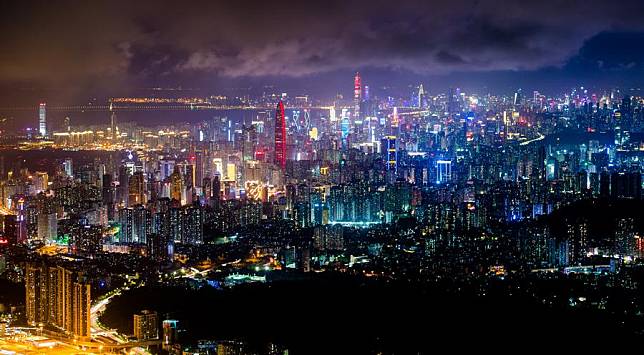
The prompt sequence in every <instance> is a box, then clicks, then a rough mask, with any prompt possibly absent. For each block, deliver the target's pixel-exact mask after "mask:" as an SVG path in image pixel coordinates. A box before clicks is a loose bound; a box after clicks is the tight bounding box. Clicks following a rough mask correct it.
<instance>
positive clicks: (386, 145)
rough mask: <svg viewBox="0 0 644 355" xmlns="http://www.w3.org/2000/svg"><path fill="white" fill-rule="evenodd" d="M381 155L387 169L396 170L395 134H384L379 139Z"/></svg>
mask: <svg viewBox="0 0 644 355" xmlns="http://www.w3.org/2000/svg"><path fill="white" fill-rule="evenodd" d="M381 144H382V145H381V148H380V149H382V156H383V157H384V158H385V166H386V169H387V171H393V172H394V173H395V172H396V169H397V167H398V163H397V162H398V153H397V150H396V136H386V137H384V138H383V139H382V141H381Z"/></svg>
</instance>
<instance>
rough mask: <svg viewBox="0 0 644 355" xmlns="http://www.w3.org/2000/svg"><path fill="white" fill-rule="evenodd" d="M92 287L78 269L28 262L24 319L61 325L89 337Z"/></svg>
mask: <svg viewBox="0 0 644 355" xmlns="http://www.w3.org/2000/svg"><path fill="white" fill-rule="evenodd" d="M90 290H91V288H90V285H89V284H88V283H87V282H86V281H85V279H84V276H83V274H82V273H80V272H74V271H72V270H70V269H67V268H65V267H62V266H48V265H47V264H44V263H42V264H37V263H27V265H26V267H25V291H26V292H25V298H26V303H25V305H26V306H25V308H26V316H27V323H28V324H30V325H32V326H41V325H42V326H45V325H50V326H52V327H55V328H58V329H61V330H63V331H65V332H66V333H68V334H69V335H72V336H74V337H78V338H81V339H88V338H89V337H90V304H91V291H90Z"/></svg>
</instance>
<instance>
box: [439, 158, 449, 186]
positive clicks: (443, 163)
mask: <svg viewBox="0 0 644 355" xmlns="http://www.w3.org/2000/svg"><path fill="white" fill-rule="evenodd" d="M451 180H452V161H451V160H437V161H436V183H437V184H444V183H447V182H450V181H451Z"/></svg>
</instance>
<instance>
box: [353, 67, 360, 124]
mask: <svg viewBox="0 0 644 355" xmlns="http://www.w3.org/2000/svg"><path fill="white" fill-rule="evenodd" d="M361 102H362V79H361V78H360V73H356V76H355V77H354V78H353V118H354V120H357V121H360V120H361V119H360V103H361Z"/></svg>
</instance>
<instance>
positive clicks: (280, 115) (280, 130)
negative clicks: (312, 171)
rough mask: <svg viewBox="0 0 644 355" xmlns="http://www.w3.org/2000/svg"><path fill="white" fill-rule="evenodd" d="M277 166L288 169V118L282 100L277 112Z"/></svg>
mask: <svg viewBox="0 0 644 355" xmlns="http://www.w3.org/2000/svg"><path fill="white" fill-rule="evenodd" d="M275 165H277V166H279V167H280V168H281V169H282V170H284V169H286V118H285V116H284V103H283V102H282V100H280V102H279V103H278V104H277V109H276V110H275Z"/></svg>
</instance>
